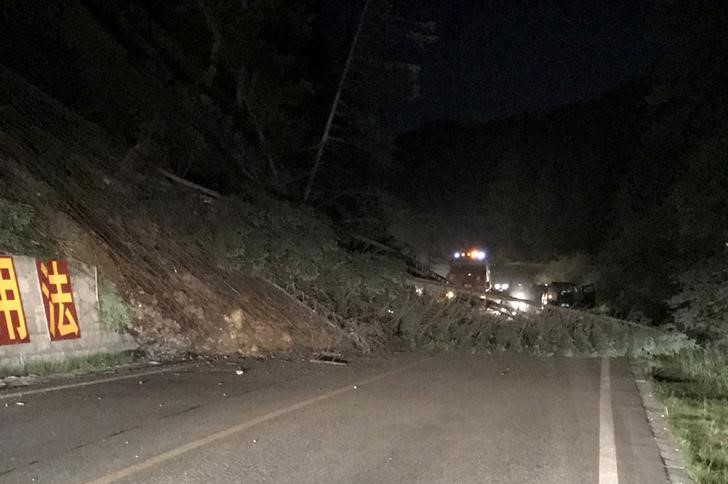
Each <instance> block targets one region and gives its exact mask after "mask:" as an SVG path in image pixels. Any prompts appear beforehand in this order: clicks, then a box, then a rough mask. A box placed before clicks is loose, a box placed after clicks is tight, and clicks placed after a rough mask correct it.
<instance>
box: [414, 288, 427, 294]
mask: <svg viewBox="0 0 728 484" xmlns="http://www.w3.org/2000/svg"><path fill="white" fill-rule="evenodd" d="M415 293H416V294H417V295H418V296H422V295H423V294H424V293H425V290H424V289H423V288H421V287H417V288H415Z"/></svg>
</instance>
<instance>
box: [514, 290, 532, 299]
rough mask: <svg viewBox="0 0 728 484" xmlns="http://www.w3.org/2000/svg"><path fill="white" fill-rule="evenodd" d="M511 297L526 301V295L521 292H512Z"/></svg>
mask: <svg viewBox="0 0 728 484" xmlns="http://www.w3.org/2000/svg"><path fill="white" fill-rule="evenodd" d="M511 296H512V297H515V298H516V299H528V295H526V293H525V292H523V291H513V293H512V294H511Z"/></svg>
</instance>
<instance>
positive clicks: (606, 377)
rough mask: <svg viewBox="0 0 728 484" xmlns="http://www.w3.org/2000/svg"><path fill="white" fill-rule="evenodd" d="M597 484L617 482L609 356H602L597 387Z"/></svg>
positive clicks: (613, 483) (617, 483)
mask: <svg viewBox="0 0 728 484" xmlns="http://www.w3.org/2000/svg"><path fill="white" fill-rule="evenodd" d="M599 484H619V473H618V471H617V446H616V444H615V441H614V414H613V412H612V381H611V378H610V374H609V358H606V357H604V358H602V379H601V385H600V389H599Z"/></svg>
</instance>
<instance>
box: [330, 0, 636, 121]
mask: <svg viewBox="0 0 728 484" xmlns="http://www.w3.org/2000/svg"><path fill="white" fill-rule="evenodd" d="M329 1H330V2H331V3H330V7H329V8H330V9H331V11H332V12H333V13H334V15H336V16H338V17H339V18H344V19H348V21H349V22H351V21H352V19H353V18H354V17H355V16H356V15H358V12H359V11H360V5H361V4H362V3H363V2H362V1H360V0H329ZM404 3H411V6H408V7H406V8H403V7H402V5H403V4H404ZM394 4H395V5H398V8H401V9H402V10H403V11H404V12H406V14H407V16H408V17H410V18H415V19H419V20H435V21H436V22H437V24H438V34H439V36H440V41H439V42H438V44H436V45H434V46H431V47H429V48H428V49H427V51H426V52H425V53H424V54H423V56H422V58H421V59H417V60H418V61H419V62H420V63H421V64H422V67H423V71H422V78H421V85H422V97H421V98H420V99H419V100H418V101H415V102H414V103H413V104H412V105H410V106H409V107H408V108H407V110H406V111H405V112H403V113H401V114H400V117H399V121H398V123H397V124H398V130H399V131H406V130H408V129H413V128H416V127H418V126H421V125H422V124H424V123H427V122H429V121H434V120H436V119H440V118H450V119H466V120H477V121H486V120H489V119H493V118H499V117H505V116H508V115H512V114H516V113H520V112H524V111H539V110H543V109H546V108H548V107H550V106H554V105H559V104H564V103H568V102H573V101H579V100H586V99H590V98H594V97H597V96H598V95H599V94H600V93H602V92H604V91H605V90H608V89H609V88H611V87H614V86H616V85H617V84H619V83H620V82H622V81H625V80H627V79H631V78H634V77H636V76H639V75H640V74H642V73H644V72H645V70H646V69H647V67H648V65H649V57H650V56H649V55H648V52H647V48H646V42H645V10H646V6H645V2H644V1H641V0H609V1H604V0H552V1H538V0H488V1H482V0H481V1H476V0H458V1H447V0H417V1H412V2H404V0H401V1H400V2H394Z"/></svg>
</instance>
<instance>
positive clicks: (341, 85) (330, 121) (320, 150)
mask: <svg viewBox="0 0 728 484" xmlns="http://www.w3.org/2000/svg"><path fill="white" fill-rule="evenodd" d="M369 2H370V0H366V2H364V8H363V9H362V11H361V16H360V17H359V25H357V27H356V33H355V34H354V39H353V40H352V41H351V47H349V55H348V56H347V57H346V63H344V71H343V72H342V73H341V78H340V79H339V85H338V87H337V88H336V94H335V95H334V102H333V103H331V111H329V118H328V119H327V120H326V126H325V127H324V132H323V134H322V135H321V140H320V141H319V145H318V151H316V159H315V160H314V162H313V167H312V168H311V173H310V174H309V175H308V183H307V184H306V191H305V192H304V194H303V201H304V202H307V201H308V199H309V197H310V196H311V188H312V187H313V181H314V179H315V178H316V172H317V171H318V169H319V167H320V166H321V158H322V157H323V154H324V148H326V143H327V142H328V141H329V133H330V132H331V125H332V124H333V122H334V117H335V116H336V110H337V109H338V107H339V100H340V99H341V91H342V89H343V88H344V82H345V81H346V75H347V74H348V73H349V67H350V66H351V59H352V58H353V57H354V51H355V50H356V43H357V42H358V41H359V34H360V33H361V29H362V26H363V25H364V17H365V16H366V13H367V9H368V8H369Z"/></svg>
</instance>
